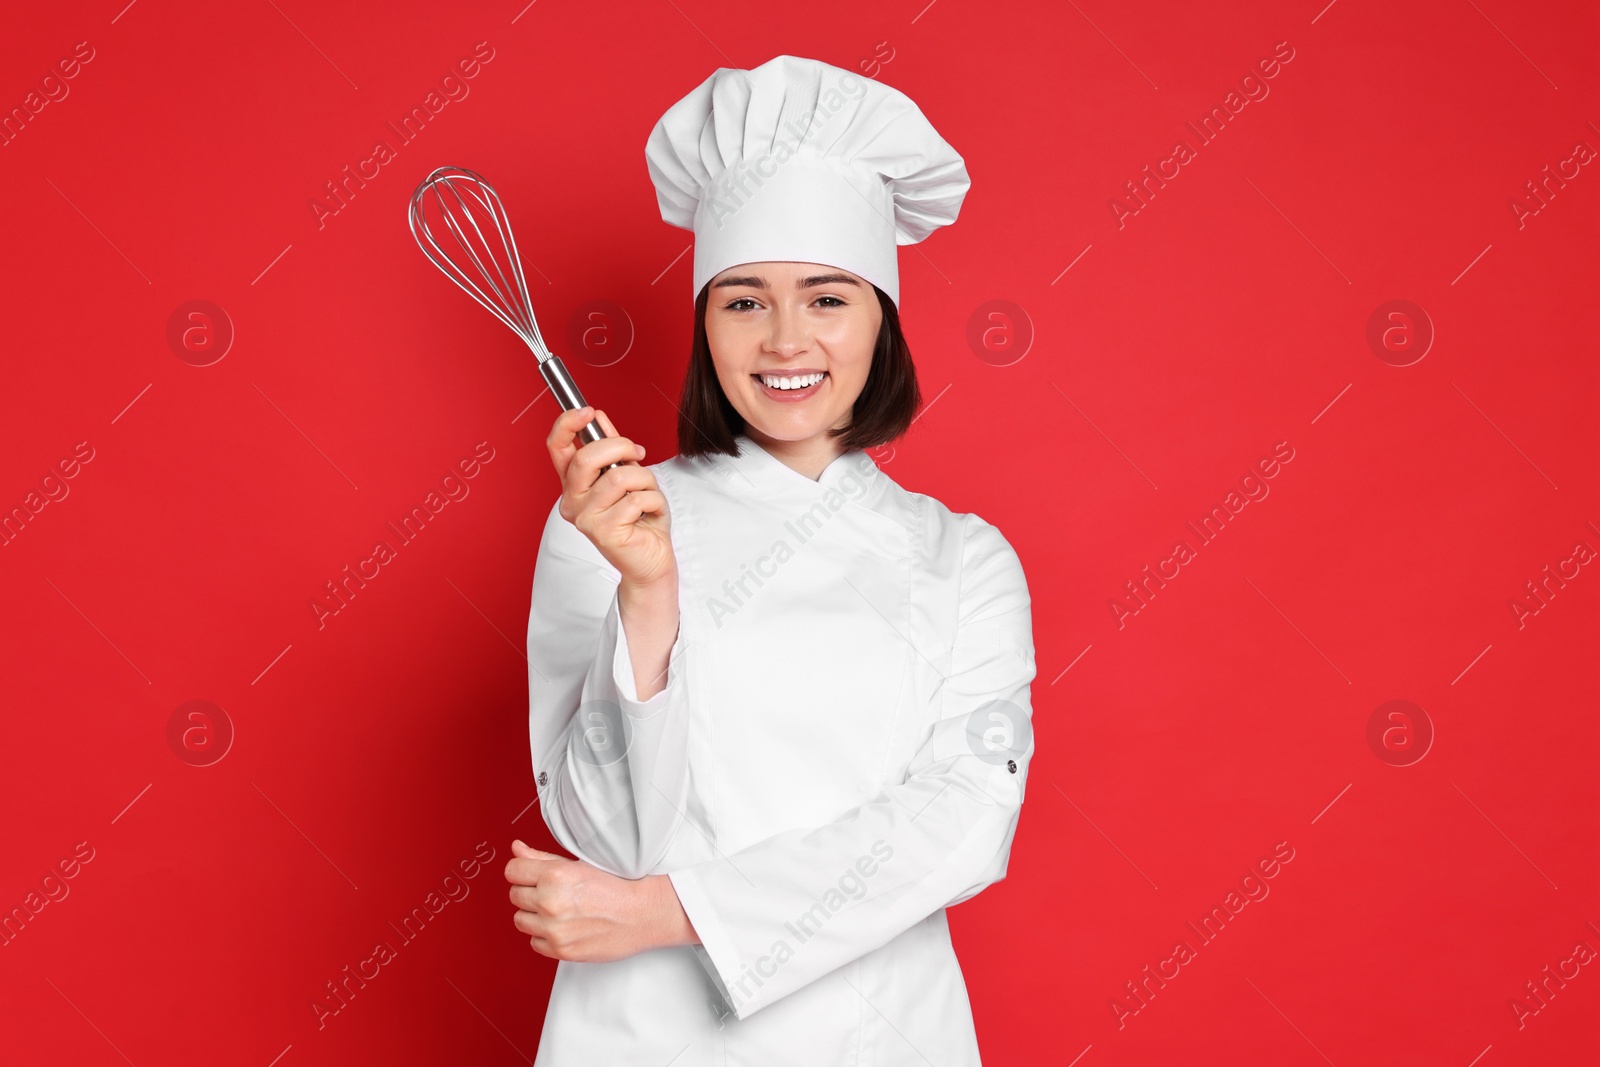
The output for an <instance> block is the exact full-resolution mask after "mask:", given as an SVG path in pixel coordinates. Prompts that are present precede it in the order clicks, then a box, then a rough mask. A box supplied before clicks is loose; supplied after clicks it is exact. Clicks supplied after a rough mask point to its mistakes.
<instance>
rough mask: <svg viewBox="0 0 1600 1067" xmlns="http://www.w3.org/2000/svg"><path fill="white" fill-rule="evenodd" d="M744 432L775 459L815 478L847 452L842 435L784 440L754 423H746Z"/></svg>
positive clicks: (824, 434)
mask: <svg viewBox="0 0 1600 1067" xmlns="http://www.w3.org/2000/svg"><path fill="white" fill-rule="evenodd" d="M744 434H745V436H746V437H748V438H750V440H752V441H754V442H755V443H756V444H758V445H760V446H761V447H762V448H763V449H764V450H765V451H766V452H767V454H768V455H770V456H771V457H772V458H773V459H776V460H777V461H778V462H779V463H782V464H783V465H784V466H786V467H788V468H789V469H790V470H793V471H798V472H799V473H801V474H803V475H805V476H806V477H807V478H810V479H811V480H812V481H816V480H817V479H818V478H819V477H820V476H821V475H822V472H823V471H824V470H826V469H827V467H828V464H830V463H832V462H833V461H834V460H836V459H838V458H839V457H840V456H842V455H844V452H845V449H844V445H843V444H842V443H841V440H842V439H841V438H838V437H829V436H828V435H827V434H826V433H819V434H817V435H816V436H815V437H808V438H806V439H805V440H803V441H780V440H777V439H775V438H772V437H768V436H767V435H766V434H764V433H762V432H761V431H760V430H758V429H756V428H755V427H753V426H749V425H746V427H745V429H744Z"/></svg>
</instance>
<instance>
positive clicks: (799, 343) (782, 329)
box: [766, 304, 811, 357]
mask: <svg viewBox="0 0 1600 1067" xmlns="http://www.w3.org/2000/svg"><path fill="white" fill-rule="evenodd" d="M768 321H769V322H770V323H771V324H772V331H771V333H770V334H769V335H768V337H767V344H766V348H767V351H769V352H773V353H775V354H777V355H780V356H785V357H788V356H796V355H799V354H800V353H801V352H805V351H806V350H808V349H809V348H810V347H811V324H810V323H809V322H807V321H806V316H805V315H804V314H803V313H801V311H800V310H798V309H797V308H793V307H790V306H788V305H786V304H780V305H779V306H778V308H777V310H776V311H774V312H773V314H772V317H771V318H770V319H768Z"/></svg>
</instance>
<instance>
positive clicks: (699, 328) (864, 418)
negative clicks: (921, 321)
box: [678, 282, 922, 456]
mask: <svg viewBox="0 0 1600 1067" xmlns="http://www.w3.org/2000/svg"><path fill="white" fill-rule="evenodd" d="M872 291H873V292H874V293H876V294H878V305H879V306H880V307H882V308H883V323H882V325H880V326H879V327H878V340H877V343H876V344H875V345H874V346H873V349H872V366H871V367H870V368H869V369H868V371H867V382H866V384H865V385H863V386H862V387H861V395H860V396H858V397H856V402H855V404H854V405H853V406H852V408H851V410H850V424H849V425H848V426H846V427H844V428H843V429H839V430H835V429H833V428H831V427H830V428H829V429H828V431H827V432H828V436H830V437H839V436H841V435H842V436H843V437H844V442H843V443H844V447H845V449H846V450H847V451H848V450H849V449H852V448H876V447H877V446H879V445H884V444H888V443H889V442H890V441H893V440H894V439H895V438H897V437H899V436H900V435H902V434H904V433H905V432H906V431H907V430H908V429H910V428H911V420H912V419H913V418H915V417H916V414H917V409H918V408H919V407H921V406H922V394H921V393H920V392H919V391H918V389H917V368H916V366H915V364H913V363H912V362H911V349H910V348H909V347H907V345H906V338H905V335H904V334H903V333H901V332H900V315H899V313H898V312H897V311H896V310H895V306H894V301H893V300H890V299H889V297H888V296H887V295H886V294H885V293H884V291H883V290H882V289H879V288H878V287H877V286H876V285H874V286H873V287H872ZM710 292H711V283H710V282H707V283H706V284H705V285H704V286H702V287H701V289H700V295H699V296H697V297H695V301H694V344H693V346H692V347H691V349H690V351H689V370H688V373H686V374H685V375H684V376H683V392H682V395H681V397H680V401H679V404H678V454H679V455H682V456H703V455H707V454H710V453H720V454H722V455H726V456H737V455H738V454H739V446H738V444H737V443H736V442H735V441H734V436H735V435H737V434H740V433H743V432H744V430H745V421H744V416H742V415H740V414H739V412H738V411H736V410H735V409H734V406H733V405H732V404H730V403H729V402H728V397H727V394H725V393H724V392H723V391H722V383H721V382H719V381H718V380H717V368H716V364H715V363H713V362H712V359H711V343H710V342H709V341H708V340H707V339H706V305H707V304H708V303H709V301H710Z"/></svg>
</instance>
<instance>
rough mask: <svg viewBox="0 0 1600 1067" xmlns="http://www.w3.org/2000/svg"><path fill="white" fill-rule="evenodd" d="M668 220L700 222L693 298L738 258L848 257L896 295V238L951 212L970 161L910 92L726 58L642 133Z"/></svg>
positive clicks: (843, 261) (797, 61)
mask: <svg viewBox="0 0 1600 1067" xmlns="http://www.w3.org/2000/svg"><path fill="white" fill-rule="evenodd" d="M644 156H645V163H646V165H647V166H648V167H649V170H650V180H651V181H653V182H654V183H655V187H656V200H657V201H658V202H659V204H660V206H661V217H662V218H663V219H665V220H666V221H667V222H670V223H672V225H674V226H680V227H682V228H683V229H686V230H692V231H694V295H695V296H699V294H700V289H701V287H702V286H704V285H705V284H706V282H708V281H710V280H711V279H712V278H713V277H715V276H716V275H717V274H718V273H719V272H721V271H723V270H726V269H727V268H729V267H732V266H737V265H738V264H740V263H758V262H765V261H769V260H792V261H796V262H801V263H822V264H826V265H828V266H833V267H842V268H843V269H845V270H848V271H850V272H851V273H853V274H856V275H858V276H860V277H862V278H865V279H866V280H867V281H869V282H871V283H872V284H873V285H876V286H877V287H878V288H879V289H882V290H883V291H884V292H885V293H886V294H887V295H888V296H889V298H890V299H891V300H893V301H894V302H895V304H896V305H897V306H898V305H899V303H900V270H899V262H898V259H897V256H896V252H895V249H896V246H897V245H908V244H915V243H916V242H918V241H920V240H922V239H923V238H924V237H927V236H928V235H929V234H930V233H932V232H933V231H934V230H936V229H938V228H939V227H940V226H943V225H946V224H947V223H951V222H954V221H955V219H956V214H957V212H959V211H960V209H961V201H962V198H963V197H965V196H966V194H967V188H968V186H970V185H971V182H970V180H969V179H968V177H967V168H966V165H965V164H964V163H963V162H962V160H961V157H960V156H959V155H958V154H957V153H956V151H955V149H953V148H951V147H950V145H949V144H947V143H946V142H945V140H944V138H942V137H940V136H939V134H938V131H936V130H935V129H934V128H933V126H932V125H931V124H930V123H929V122H928V120H927V118H926V117H924V116H923V114H922V111H921V110H920V109H918V107H917V105H916V104H914V103H912V101H911V99H910V98H909V97H907V96H906V95H905V94H904V93H902V92H900V91H899V90H898V89H893V88H891V87H889V86H887V85H884V84H882V83H880V82H877V81H874V80H872V79H871V78H863V77H861V76H860V75H857V74H854V73H852V72H850V71H848V70H842V69H840V68H839V67H834V66H830V65H829V64H827V63H822V62H819V61H817V60H815V59H801V58H799V57H797V56H777V57H776V58H774V59H771V60H768V61H767V62H766V63H763V64H761V65H760V66H759V67H756V68H755V69H754V70H736V69H734V68H731V67H719V68H718V69H717V71H716V73H714V74H712V75H711V77H709V78H707V79H706V80H705V81H704V82H702V83H701V84H700V85H699V86H698V87H697V88H696V89H695V90H694V91H693V92H691V93H690V94H689V95H688V96H685V97H684V98H683V99H682V100H679V101H678V102H677V103H676V104H673V105H672V107H670V108H668V109H667V112H666V114H664V115H662V116H661V119H660V121H658V122H657V123H656V125H655V129H653V130H651V131H650V138H649V140H648V141H647V142H646V144H645V150H644Z"/></svg>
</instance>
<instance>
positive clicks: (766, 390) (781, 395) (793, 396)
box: [750, 370, 832, 404]
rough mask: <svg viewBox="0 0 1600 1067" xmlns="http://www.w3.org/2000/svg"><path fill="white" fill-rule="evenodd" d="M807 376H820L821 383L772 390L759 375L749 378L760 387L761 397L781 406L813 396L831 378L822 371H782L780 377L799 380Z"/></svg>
mask: <svg viewBox="0 0 1600 1067" xmlns="http://www.w3.org/2000/svg"><path fill="white" fill-rule="evenodd" d="M807 374H821V375H822V376H823V378H822V380H821V381H819V382H815V383H813V384H811V385H808V386H806V387H805V388H804V389H774V388H772V387H771V386H770V385H768V384H767V383H766V382H764V381H762V380H761V375H759V374H752V375H751V376H750V377H751V378H752V379H754V380H755V383H756V385H757V386H759V387H760V389H761V395H762V396H764V397H766V398H767V399H768V400H774V401H777V402H778V403H780V404H781V403H794V402H796V401H800V400H805V399H808V398H809V397H812V396H815V395H816V394H817V392H818V390H820V389H821V388H822V387H823V386H824V385H826V384H828V382H830V381H832V376H831V375H829V374H828V372H827V371H824V370H812V371H784V372H783V374H782V376H783V377H785V378H800V377H804V376H805V375H807Z"/></svg>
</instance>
